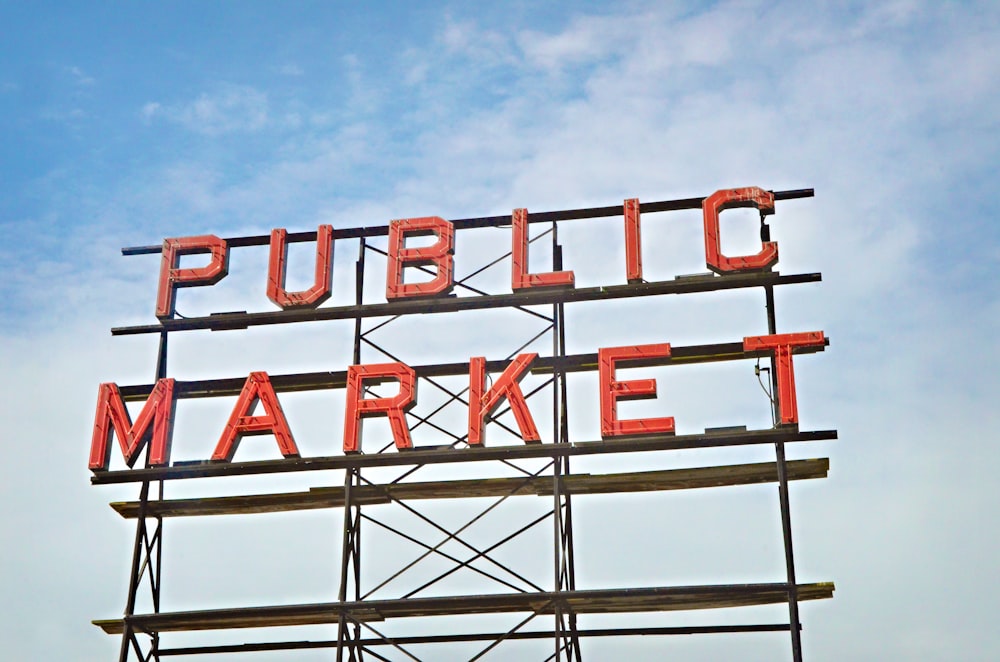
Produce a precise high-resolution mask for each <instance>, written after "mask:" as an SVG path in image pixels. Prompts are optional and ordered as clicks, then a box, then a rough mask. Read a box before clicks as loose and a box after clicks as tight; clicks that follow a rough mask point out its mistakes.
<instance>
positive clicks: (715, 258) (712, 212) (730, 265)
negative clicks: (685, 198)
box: [702, 186, 778, 274]
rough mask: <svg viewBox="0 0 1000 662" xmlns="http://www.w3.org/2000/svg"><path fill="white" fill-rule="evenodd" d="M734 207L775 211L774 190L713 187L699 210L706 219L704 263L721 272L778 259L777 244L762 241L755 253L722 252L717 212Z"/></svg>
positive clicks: (758, 266) (752, 268) (763, 265)
mask: <svg viewBox="0 0 1000 662" xmlns="http://www.w3.org/2000/svg"><path fill="white" fill-rule="evenodd" d="M734 207H756V208H757V209H759V210H760V211H761V213H763V214H773V213H774V194H773V193H770V192H768V191H765V190H764V189H762V188H758V187H756V186H748V187H746V188H733V189H724V190H722V191H716V192H715V193H713V194H712V195H710V196H708V197H707V198H705V201H704V202H703V203H702V214H703V216H704V219H705V263H706V264H707V265H708V268H709V269H711V270H712V271H714V272H716V273H719V274H724V273H727V272H732V271H757V270H762V269H767V268H769V267H771V266H772V265H774V264H775V263H777V261H778V244H777V243H775V242H773V241H765V242H764V244H763V247H762V248H761V249H760V252H759V253H757V254H756V255H740V256H737V257H727V256H725V255H723V254H722V248H721V244H720V239H719V213H720V212H721V211H723V210H725V209H732V208H734Z"/></svg>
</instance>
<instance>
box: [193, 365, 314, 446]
mask: <svg viewBox="0 0 1000 662" xmlns="http://www.w3.org/2000/svg"><path fill="white" fill-rule="evenodd" d="M258 401H260V406H261V407H262V408H263V409H264V415H263V416H252V415H251V414H252V412H253V410H254V407H256V405H257V402H258ZM257 434H273V435H274V438H275V440H276V441H277V442H278V448H279V449H280V450H281V454H282V455H283V456H285V457H298V456H299V449H298V448H297V447H296V446H295V440H294V439H293V438H292V432H291V430H289V429H288V421H286V420H285V413H284V412H283V411H282V410H281V404H280V403H279V402H278V396H277V394H276V393H275V392H274V387H272V386H271V379H270V378H269V377H268V376H267V373H266V372H251V373H250V376H249V377H247V380H246V382H245V383H244V384H243V390H241V391H240V397H239V398H238V399H237V400H236V406H235V407H233V413H232V414H231V415H230V416H229V422H228V423H226V428H225V429H224V430H223V431H222V436H221V437H219V443H218V445H217V446H216V447H215V452H214V453H212V459H213V460H216V461H220V462H232V460H233V455H235V454H236V448H237V447H238V446H239V445H240V440H241V439H242V438H243V437H245V436H248V435H257Z"/></svg>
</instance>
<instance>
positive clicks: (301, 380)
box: [119, 338, 830, 402]
mask: <svg viewBox="0 0 1000 662" xmlns="http://www.w3.org/2000/svg"><path fill="white" fill-rule="evenodd" d="M829 344H830V339H829V338H827V339H826V343H825V344H824V345H823V346H816V347H802V348H797V349H798V350H799V351H797V352H796V353H797V354H813V353H816V352H822V351H823V350H824V349H825V348H826V347H828V346H829ZM769 355H770V350H752V351H745V350H744V349H743V343H742V342H732V343H717V344H712V345H686V346H680V347H671V348H670V356H668V357H656V358H650V359H644V360H639V361H636V360H629V361H628V362H627V364H625V363H623V367H627V368H645V367H650V366H658V365H675V364H684V363H710V362H715V361H736V360H740V359H755V358H765V357H767V356H769ZM509 364H510V361H508V360H502V361H487V362H486V370H487V372H501V371H503V370H504V369H505V368H506V367H507V366H508V365H509ZM411 367H412V368H413V370H414V372H416V373H417V377H425V378H426V377H432V378H433V377H454V376H457V375H468V374H469V362H468V361H460V362H456V363H437V364H433V365H422V366H411ZM597 368H598V364H597V352H592V353H588V354H569V355H567V356H562V357H545V356H542V357H539V358H537V359H535V361H534V362H533V363H532V364H531V372H532V374H550V373H552V372H584V371H591V370H597ZM269 377H270V380H271V386H273V387H274V390H275V391H276V392H279V393H293V392H297V391H320V390H325V389H334V388H344V387H345V385H346V384H347V371H346V370H336V371H326V372H303V373H297V374H288V375H269ZM246 379H247V378H246V377H245V376H243V377H224V378H219V379H200V380H191V381H185V380H177V381H176V383H175V384H174V396H175V397H177V398H214V397H223V396H233V395H239V393H240V391H241V390H243V386H244V384H246ZM152 391H153V384H134V385H129V386H120V387H119V392H120V393H121V396H122V399H123V400H124V401H126V402H135V401H140V400H145V399H146V398H147V397H149V394H150V393H151V392H152Z"/></svg>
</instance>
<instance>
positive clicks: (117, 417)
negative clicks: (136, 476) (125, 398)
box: [90, 379, 174, 471]
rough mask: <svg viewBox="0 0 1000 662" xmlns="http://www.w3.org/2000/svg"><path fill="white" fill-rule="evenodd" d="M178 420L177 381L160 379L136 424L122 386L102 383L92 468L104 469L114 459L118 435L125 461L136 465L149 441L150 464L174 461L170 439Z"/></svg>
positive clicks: (98, 392)
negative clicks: (175, 385)
mask: <svg viewBox="0 0 1000 662" xmlns="http://www.w3.org/2000/svg"><path fill="white" fill-rule="evenodd" d="M173 422H174V380H173V379H160V380H158V381H157V382H156V386H154V387H153V391H152V392H151V393H150V394H149V397H148V398H147V399H146V404H145V405H143V407H142V411H141V412H140V413H139V418H138V419H136V421H135V423H134V424H133V423H132V419H131V417H130V416H129V414H128V410H127V409H125V403H124V402H122V395H121V393H120V392H119V390H118V385H117V384H113V383H107V384H101V386H100V388H99V389H98V391H97V414H96V415H95V416H94V437H93V439H92V440H91V443H90V468H91V470H93V471H103V470H106V469H107V468H108V464H109V462H110V460H111V437H112V435H114V436H116V437H118V445H119V446H121V449H122V455H123V456H124V457H125V463H126V464H128V466H129V467H131V466H132V465H134V464H135V461H136V459H137V458H138V457H139V451H141V450H142V447H143V446H144V445H145V444H146V443H147V442H148V443H149V464H150V466H162V465H166V464H167V463H168V462H169V460H170V440H171V435H172V432H173Z"/></svg>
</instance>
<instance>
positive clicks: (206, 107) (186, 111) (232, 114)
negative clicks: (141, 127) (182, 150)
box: [141, 84, 270, 136]
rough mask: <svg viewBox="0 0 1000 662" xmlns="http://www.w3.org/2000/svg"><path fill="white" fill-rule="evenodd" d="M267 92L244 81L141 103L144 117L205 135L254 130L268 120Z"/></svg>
mask: <svg viewBox="0 0 1000 662" xmlns="http://www.w3.org/2000/svg"><path fill="white" fill-rule="evenodd" d="M268 112H269V104H268V97H267V94H265V93H264V92H261V91H259V90H257V89H255V88H253V87H250V86H246V85H232V84H225V85H221V86H220V87H219V89H217V90H215V91H213V92H211V93H208V92H206V93H204V94H201V95H199V96H198V97H197V98H196V99H194V100H192V101H189V102H185V103H179V104H164V103H161V102H158V101H152V102H149V103H147V104H145V105H144V106H143V107H142V110H141V114H142V117H143V118H144V119H146V120H154V119H157V118H163V119H165V120H167V121H169V122H173V123H175V124H178V125H180V126H182V127H184V128H186V129H188V130H190V131H194V132H196V133H201V134H204V135H208V136H216V135H221V134H226V133H253V132H257V131H260V130H262V129H264V128H265V127H266V126H267V125H268V122H269V120H270V118H269V115H268Z"/></svg>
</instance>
